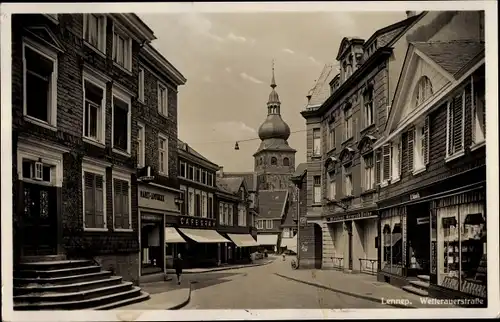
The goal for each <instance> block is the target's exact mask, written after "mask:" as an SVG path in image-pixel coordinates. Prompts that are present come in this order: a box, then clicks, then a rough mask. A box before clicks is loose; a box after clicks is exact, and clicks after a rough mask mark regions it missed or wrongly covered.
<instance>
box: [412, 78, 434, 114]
mask: <svg viewBox="0 0 500 322" xmlns="http://www.w3.org/2000/svg"><path fill="white" fill-rule="evenodd" d="M432 94H433V91H432V83H431V80H430V79H429V78H428V77H427V76H422V77H420V79H419V80H418V83H417V86H416V87H415V94H414V95H415V98H414V100H415V105H414V107H417V106H419V105H420V104H422V103H423V102H425V101H426V100H427V99H428V98H429V97H431V96H432Z"/></svg>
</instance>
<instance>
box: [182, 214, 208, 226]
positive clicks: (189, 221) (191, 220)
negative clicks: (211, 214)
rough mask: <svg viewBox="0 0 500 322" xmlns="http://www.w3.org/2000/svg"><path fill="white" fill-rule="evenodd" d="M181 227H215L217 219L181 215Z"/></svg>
mask: <svg viewBox="0 0 500 322" xmlns="http://www.w3.org/2000/svg"><path fill="white" fill-rule="evenodd" d="M179 227H190V228H213V227H215V219H212V218H200V217H190V216H179Z"/></svg>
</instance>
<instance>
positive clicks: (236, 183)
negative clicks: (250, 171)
mask: <svg viewBox="0 0 500 322" xmlns="http://www.w3.org/2000/svg"><path fill="white" fill-rule="evenodd" d="M215 183H216V185H217V189H219V190H221V191H223V192H226V193H229V194H233V195H236V194H238V193H239V191H240V187H241V186H242V185H245V179H243V178H238V177H235V178H221V177H217V178H216V179H215ZM245 188H246V187H245Z"/></svg>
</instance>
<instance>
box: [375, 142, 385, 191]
mask: <svg viewBox="0 0 500 322" xmlns="http://www.w3.org/2000/svg"><path fill="white" fill-rule="evenodd" d="M382 181H383V180H382V150H381V149H377V150H376V151H375V183H377V184H380V183H381V182H382Z"/></svg>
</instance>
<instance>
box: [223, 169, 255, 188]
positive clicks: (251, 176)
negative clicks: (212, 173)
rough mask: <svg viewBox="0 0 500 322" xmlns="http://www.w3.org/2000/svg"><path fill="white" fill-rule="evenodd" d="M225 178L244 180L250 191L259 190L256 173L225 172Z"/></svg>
mask: <svg viewBox="0 0 500 322" xmlns="http://www.w3.org/2000/svg"><path fill="white" fill-rule="evenodd" d="M224 178H242V179H244V180H245V182H246V185H247V187H248V190H249V191H256V190H257V174H256V173H254V172H224Z"/></svg>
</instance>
